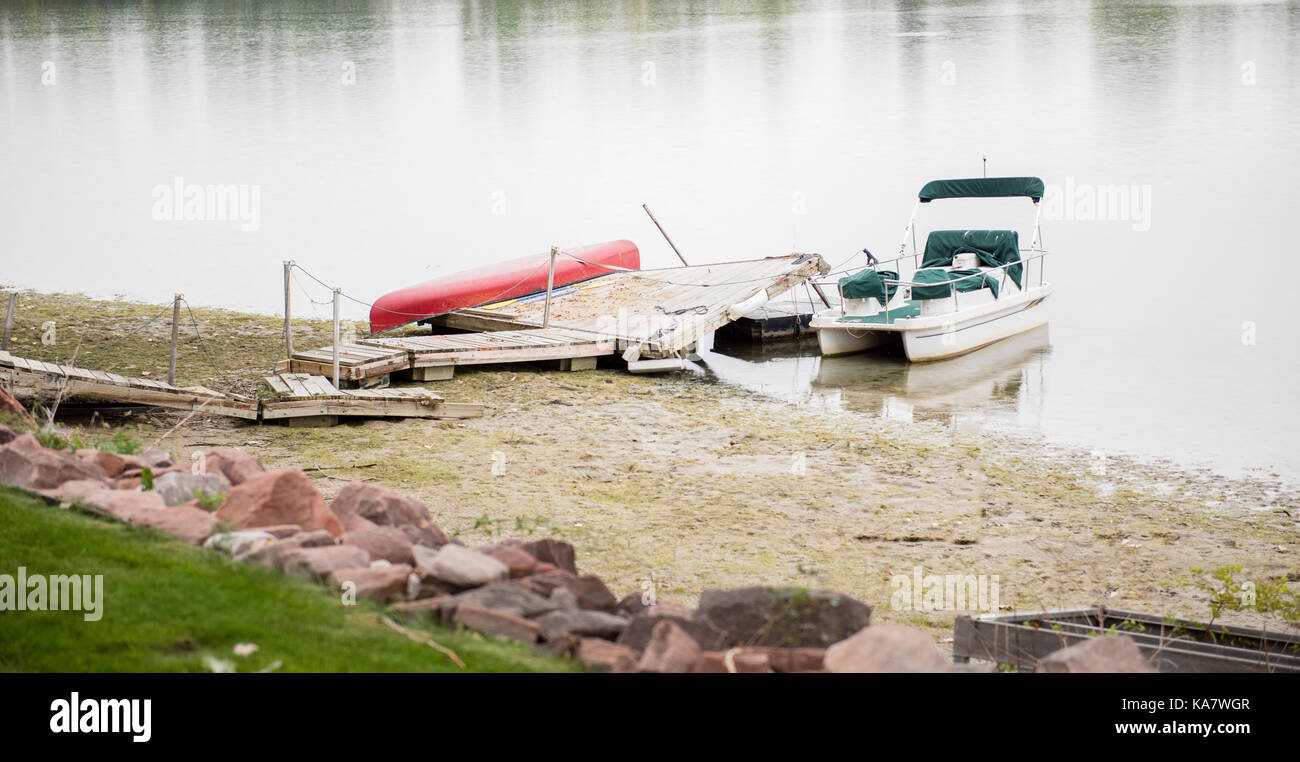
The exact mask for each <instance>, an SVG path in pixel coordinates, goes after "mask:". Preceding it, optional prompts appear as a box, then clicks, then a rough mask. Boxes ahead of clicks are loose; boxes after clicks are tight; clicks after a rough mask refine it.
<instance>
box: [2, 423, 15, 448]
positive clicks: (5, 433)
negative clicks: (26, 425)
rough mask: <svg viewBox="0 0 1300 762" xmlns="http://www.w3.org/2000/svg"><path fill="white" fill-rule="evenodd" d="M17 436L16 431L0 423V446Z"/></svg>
mask: <svg viewBox="0 0 1300 762" xmlns="http://www.w3.org/2000/svg"><path fill="white" fill-rule="evenodd" d="M17 438H18V432H16V431H14V430H13V429H11V428H9V427H8V426H5V425H4V424H2V423H0V446H4V445H7V444H9V443H10V442H12V441H14V440H15V439H17Z"/></svg>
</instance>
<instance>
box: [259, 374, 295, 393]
mask: <svg viewBox="0 0 1300 762" xmlns="http://www.w3.org/2000/svg"><path fill="white" fill-rule="evenodd" d="M262 380H263V381H265V382H266V385H267V386H269V387H271V391H273V392H275V393H276V394H292V390H290V389H289V385H288V384H286V383H285V382H284V379H282V378H280V377H279V376H267V377H266V378H263V379H262Z"/></svg>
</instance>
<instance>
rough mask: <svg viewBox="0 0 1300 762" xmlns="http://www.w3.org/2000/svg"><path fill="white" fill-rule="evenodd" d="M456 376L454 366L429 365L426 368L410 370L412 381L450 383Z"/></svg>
mask: <svg viewBox="0 0 1300 762" xmlns="http://www.w3.org/2000/svg"><path fill="white" fill-rule="evenodd" d="M454 375H456V366H455V365H431V366H429V367H426V368H411V380H412V381H450V380H451V377H452V376H454Z"/></svg>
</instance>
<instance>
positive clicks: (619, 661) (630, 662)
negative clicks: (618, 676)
mask: <svg viewBox="0 0 1300 762" xmlns="http://www.w3.org/2000/svg"><path fill="white" fill-rule="evenodd" d="M575 655H576V656H577V658H578V662H579V663H581V664H582V666H584V667H586V668H587V669H590V670H595V671H598V672H631V671H632V670H634V669H636V661H637V659H636V652H635V651H633V650H632V649H630V648H628V647H626V646H620V645H618V644H617V643H611V642H609V641H608V640H604V639H602V638H582V639H581V640H580V641H578V648H577V650H576V653H575Z"/></svg>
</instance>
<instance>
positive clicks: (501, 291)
mask: <svg viewBox="0 0 1300 762" xmlns="http://www.w3.org/2000/svg"><path fill="white" fill-rule="evenodd" d="M550 258H551V254H550V252H546V253H544V254H534V255H532V256H527V257H520V258H519V259H512V260H509V261H506V262H498V263H496V264H492V265H484V266H483V267H476V268H474V269H473V270H465V271H463V272H459V273H454V274H452V275H446V276H443V277H441V278H435V279H433V280H431V281H426V282H425V283H421V284H419V285H416V286H409V287H407V288H404V289H401V290H399V291H394V292H392V293H390V294H385V295H383V296H381V297H379V299H377V300H376V301H375V303H374V306H372V307H371V308H370V331H371V333H378V332H379V331H383V330H387V329H389V328H394V327H396V326H399V325H403V324H405V323H411V322H415V321H417V320H420V319H422V318H426V317H431V316H433V315H441V314H443V313H446V312H451V311H452V310H459V309H464V308H466V307H474V306H477V305H480V304H487V303H489V302H495V301H500V300H502V299H510V298H513V297H517V296H524V295H526V294H534V293H537V292H538V291H545V290H546V278H547V274H548V272H549V270H550V267H549V265H550ZM640 267H641V253H640V252H639V251H637V248H636V244H634V243H632V242H631V241H608V242H606V243H597V244H592V245H590V246H579V247H577V248H573V249H564V250H562V251H561V253H560V256H559V257H557V258H556V260H555V286H556V287H559V286H565V285H568V284H570V283H576V282H578V281H581V280H586V279H588V278H594V277H596V276H598V275H606V274H608V273H610V272H615V271H617V270H636V269H639V268H640Z"/></svg>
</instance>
